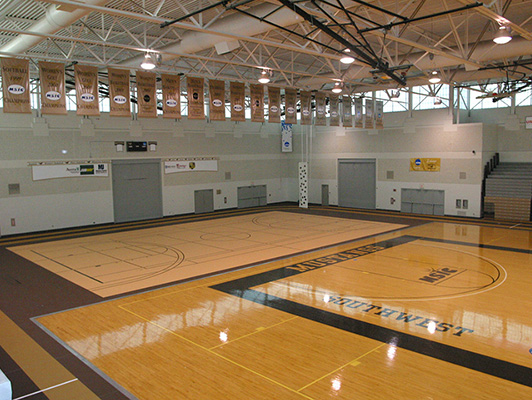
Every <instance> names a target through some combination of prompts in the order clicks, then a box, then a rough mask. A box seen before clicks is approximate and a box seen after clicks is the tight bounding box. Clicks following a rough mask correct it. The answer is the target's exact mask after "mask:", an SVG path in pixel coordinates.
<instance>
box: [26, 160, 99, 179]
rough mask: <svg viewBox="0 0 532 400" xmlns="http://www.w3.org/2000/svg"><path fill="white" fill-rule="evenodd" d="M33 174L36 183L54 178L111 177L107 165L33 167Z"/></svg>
mask: <svg viewBox="0 0 532 400" xmlns="http://www.w3.org/2000/svg"><path fill="white" fill-rule="evenodd" d="M31 172H32V175H33V180H34V181H40V180H43V179H53V178H79V177H87V176H109V165H108V164H107V163H91V164H55V165H32V167H31Z"/></svg>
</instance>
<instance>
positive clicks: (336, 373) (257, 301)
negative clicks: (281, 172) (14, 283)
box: [13, 210, 532, 400]
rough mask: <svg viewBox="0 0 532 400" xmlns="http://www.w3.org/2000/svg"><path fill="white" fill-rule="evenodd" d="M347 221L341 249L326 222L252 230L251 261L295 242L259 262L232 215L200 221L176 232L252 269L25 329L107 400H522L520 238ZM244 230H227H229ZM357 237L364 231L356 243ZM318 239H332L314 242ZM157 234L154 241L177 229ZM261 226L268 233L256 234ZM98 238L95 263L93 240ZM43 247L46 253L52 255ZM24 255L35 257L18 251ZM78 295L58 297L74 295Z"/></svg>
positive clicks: (454, 224) (462, 223) (525, 336)
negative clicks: (106, 389)
mask: <svg viewBox="0 0 532 400" xmlns="http://www.w3.org/2000/svg"><path fill="white" fill-rule="evenodd" d="M335 212H337V211H335ZM338 212H339V211H338ZM343 212H345V214H344V215H343V217H346V219H345V221H344V222H348V228H347V229H346V231H345V232H338V233H339V236H338V237H337V238H336V239H334V238H333V239H331V237H334V235H332V236H331V232H332V233H334V232H335V230H334V229H333V230H332V231H331V230H330V229H327V228H326V227H327V221H329V222H330V223H331V224H332V226H334V224H336V223H338V224H339V225H338V226H344V224H343V223H342V221H337V220H336V219H337V218H342V215H339V214H334V215H333V216H327V215H326V214H327V213H323V212H322V210H320V211H317V212H315V213H313V212H312V210H311V211H310V212H309V213H303V214H302V213H301V212H296V210H283V211H282V213H281V214H283V213H284V214H286V215H280V216H279V215H278V214H277V213H273V214H270V217H268V215H267V213H264V214H261V215H260V217H261V218H262V219H263V222H264V221H267V219H268V218H272V221H273V220H275V223H264V224H262V225H261V229H260V230H259V231H260V235H262V236H260V235H258V236H257V237H259V236H260V237H262V242H261V244H260V245H257V246H259V247H260V248H261V249H262V246H264V245H267V244H268V243H265V240H264V238H266V237H269V238H270V240H272V243H271V244H272V246H271V247H272V248H274V247H277V246H279V247H283V245H282V243H285V242H286V241H287V239H286V238H284V237H282V238H281V237H280V235H281V232H282V230H283V229H286V230H287V231H290V232H291V234H290V235H291V236H292V237H291V240H290V243H292V244H291V245H290V247H291V249H290V251H286V252H285V251H284V250H283V251H281V253H276V252H272V251H270V250H271V249H268V250H267V251H266V252H265V253H264V254H262V255H260V257H259V256H256V255H254V254H253V251H249V249H248V247H247V244H249V242H248V243H247V244H245V243H240V245H237V243H235V240H236V241H242V242H246V241H249V240H251V239H250V238H251V237H252V236H253V235H252V234H251V236H248V237H245V236H244V235H242V234H241V233H242V232H240V234H238V235H236V236H234V235H235V234H236V233H235V230H234V229H235V226H236V225H233V226H232V228H231V230H228V224H230V223H231V220H230V218H233V217H231V216H230V217H229V218H228V219H209V220H206V221H201V225H200V226H196V227H194V226H192V225H191V226H189V227H187V229H191V230H193V231H197V230H198V229H204V230H205V232H207V233H209V234H210V233H216V235H217V236H216V240H217V242H224V241H225V240H223V237H224V235H225V234H227V236H228V237H227V240H226V241H227V242H228V243H232V244H231V245H230V248H228V251H229V253H230V252H232V251H235V249H243V248H246V249H247V250H246V255H245V259H243V260H242V259H240V257H241V256H242V252H238V257H237V259H238V261H237V262H236V264H238V265H237V266H239V267H244V266H246V267H247V268H239V269H237V270H233V271H229V272H224V273H220V274H217V273H216V271H215V270H209V271H207V274H209V276H207V277H204V278H201V279H190V278H191V277H192V276H188V277H186V278H184V279H188V280H186V281H183V282H181V283H177V284H176V283H169V282H168V281H167V280H165V281H163V282H158V283H157V284H158V285H159V286H157V289H155V290H147V291H142V290H140V291H139V290H137V289H138V288H133V290H136V291H135V292H128V291H129V290H132V289H131V287H130V286H128V285H129V284H128V283H127V280H126V281H125V285H124V288H123V289H124V290H123V291H124V292H128V293H125V294H120V295H117V294H115V295H111V294H109V296H110V297H107V299H106V300H105V301H95V300H94V297H91V298H88V299H87V300H86V301H85V304H80V305H79V306H76V307H75V308H72V309H68V310H64V308H63V309H62V310H60V309H57V310H55V311H54V312H51V313H48V314H46V315H42V314H44V313H41V314H34V315H33V318H32V320H33V321H35V323H36V324H37V325H38V326H39V327H40V328H42V329H43V330H44V332H46V334H49V335H51V337H53V338H54V339H55V340H56V341H57V343H60V344H61V345H62V346H64V349H66V350H65V351H67V350H68V351H69V352H71V355H70V357H73V358H76V359H78V360H82V361H83V363H84V364H85V365H86V367H87V368H91V369H92V371H95V373H96V374H97V375H98V376H100V377H103V379H105V380H106V382H108V384H109V385H111V386H112V387H113V388H114V389H115V390H116V393H115V395H114V396H115V398H119V397H118V396H122V397H121V398H138V399H315V400H318V399H329V398H331V399H409V400H411V399H425V400H436V399H456V398H461V399H516V398H518V399H527V398H532V349H531V347H532V322H531V319H530V306H531V304H532V295H531V294H530V293H531V292H530V287H531V285H532V274H530V268H531V266H532V255H531V254H532V229H531V227H530V226H529V225H518V226H512V225H511V224H508V225H504V224H491V223H489V222H486V221H475V220H465V219H452V218H448V219H444V218H441V219H431V218H423V217H421V216H418V217H416V218H415V223H412V224H409V223H408V221H407V220H406V219H408V217H406V216H403V215H401V216H397V217H400V218H402V219H401V220H400V221H399V220H396V219H395V218H394V216H393V215H387V216H385V217H382V215H383V214H379V213H373V214H372V213H366V214H364V213H362V212H361V213H359V214H353V213H351V211H349V210H343ZM315 214H320V215H315ZM303 216H304V217H303ZM255 217H257V215H246V216H245V218H240V216H237V218H240V222H243V221H244V220H246V218H251V220H253V218H255ZM313 217H315V218H317V219H316V220H314V222H313ZM329 218H331V219H330V220H329ZM382 218H385V219H386V220H387V221H388V222H383V220H382ZM379 219H380V220H379ZM377 220H379V221H377ZM283 221H286V222H287V223H286V226H283ZM368 221H369V222H378V224H377V225H374V224H369V225H367V222H368ZM412 222H414V217H412ZM191 223H194V222H191ZM246 224H247V223H246ZM298 224H300V225H298ZM357 224H358V226H359V227H361V229H360V230H363V228H362V227H363V226H365V227H368V228H371V230H370V231H367V232H366V233H363V232H357V233H356V234H355V236H354V237H352V236H350V235H352V234H353V232H351V233H350V231H351V230H354V231H356V230H357V228H356V226H357ZM387 224H389V225H387ZM407 225H411V226H407ZM251 226H253V227H257V225H256V224H253V223H252V224H251V225H248V228H249V229H248V231H247V233H252V231H251V228H250V227H251ZM345 226H347V225H345ZM376 226H378V228H376ZM266 227H268V228H266ZM309 227H313V228H312V229H310V228H309ZM316 227H321V230H322V232H321V233H323V232H327V234H326V235H323V236H320V235H317V236H312V230H313V229H317V228H316ZM163 228H164V232H165V234H164V235H168V231H169V230H171V229H172V228H171V226H164V227H163ZM181 228H182V226H181V227H180V226H179V224H178V225H176V229H181ZM262 228H264V229H262ZM272 228H273V229H276V233H274V234H273V235H271V236H267V235H266V234H267V233H268V232H267V229H272ZM150 229H151V228H150ZM375 229H376V230H375ZM139 232H142V231H136V234H138V233H139ZM197 232H200V231H197ZM294 232H297V233H294ZM151 233H153V232H150V234H151ZM132 234H133V235H135V232H132ZM203 234H205V233H201V232H200V234H198V235H196V236H197V237H198V238H200V239H201V236H202V235H203ZM309 234H310V236H311V237H307V236H306V235H309ZM232 235H233V236H232ZM276 236H277V237H276ZM318 236H320V237H318ZM229 237H230V238H231V240H229ZM257 237H256V238H257ZM93 238H94V241H95V243H98V248H99V249H100V250H101V249H102V247H101V245H102V243H103V242H102V241H101V239H102V237H101V236H96V237H94V236H93ZM206 238H207V239H209V240H211V239H213V237H212V236H207V237H206ZM81 239H83V240H84V243H85V242H86V238H81ZM107 239H109V237H108V238H107ZM279 239H284V241H283V240H279ZM61 240H70V239H61ZM83 240H82V241H83ZM113 240H114V239H113ZM113 240H112V241H113ZM138 240H141V239H135V241H137V242H138ZM273 240H276V242H273ZM37 242H38V241H37ZM150 243H151V244H153V241H152V240H151V239H150ZM333 243H340V244H338V245H333ZM47 244H48V245H49V249H50V248H51V247H53V246H55V245H58V244H59V243H58V242H57V241H54V242H47ZM63 244H64V243H63ZM116 244H117V241H116V240H114V245H116ZM34 245H37V246H40V245H42V243H32V244H31V245H30V244H28V245H27V246H34ZM173 245H174V246H175V248H177V249H179V246H180V245H183V246H185V245H188V243H185V242H179V243H174V244H173ZM210 245H212V243H210ZM24 246H26V245H24ZM76 246H77V245H76ZM83 246H86V245H83ZM216 246H217V247H223V246H222V245H221V244H220V243H217V245H216ZM17 247H19V246H17ZM111 247H112V246H110V247H108V248H111ZM193 247H194V246H190V245H188V249H192V248H193ZM112 248H117V247H112ZM251 248H253V246H251ZM40 250H42V248H41V249H40ZM13 251H16V252H20V254H22V255H24V251H31V250H30V247H25V248H22V247H20V249H18V250H17V249H16V248H13ZM182 252H183V254H184V257H185V258H186V256H187V254H190V256H191V257H194V256H198V254H194V253H192V252H189V251H188V250H187V251H182ZM229 253H228V254H226V255H224V256H223V257H219V254H218V253H217V255H216V258H215V259H214V260H209V262H212V263H211V264H209V265H215V264H217V263H218V264H219V265H220V267H221V269H220V271H227V270H228V269H230V267H231V264H230V263H228V262H226V261H225V260H226V259H229V260H230V259H231V257H230V254H229ZM257 253H260V252H257ZM27 254H28V253H26V255H27ZM72 254H73V255H74V253H72ZM112 254H113V256H117V255H118V254H122V250H120V251H116V252H114V253H112ZM201 254H204V255H205V253H200V255H201ZM106 255H107V256H109V254H106ZM47 256H48V258H53V257H51V254H47ZM53 256H54V257H55V256H58V257H61V254H59V255H57V254H56V255H53ZM62 256H64V254H63V255H62ZM147 256H149V254H148V255H147ZM17 257H18V256H17ZM66 257H68V256H66ZM121 257H122V256H121ZM248 257H249V258H248ZM261 257H263V258H262V259H263V261H258V260H257V259H258V258H261ZM30 261H31V263H37V264H39V260H38V259H33V260H30ZM122 261H123V260H122ZM126 261H127V260H126ZM110 264H112V263H111V262H110ZM43 267H45V268H47V266H46V265H43ZM90 267H91V266H84V267H81V269H82V268H90ZM92 267H93V268H95V267H94V266H92ZM103 267H104V266H102V267H99V268H103ZM37 268H40V269H44V268H42V267H37ZM72 269H76V267H72ZM52 270H53V268H49V270H46V271H47V273H52V272H51V271H52ZM200 271H201V273H200V274H199V275H204V274H205V271H204V270H203V269H201V268H200ZM56 272H57V271H56ZM135 273H136V272H135ZM73 282H74V281H73ZM73 282H69V283H68V285H74V286H75V287H78V286H79V285H78V284H77V283H75V282H74V283H73ZM74 286H68V287H74ZM91 290H94V288H91ZM91 293H93V295H91V296H95V294H94V293H95V292H94V291H93V292H91ZM96 293H97V292H96ZM106 295H107V293H106ZM89 297H90V296H89ZM98 297H99V298H100V299H103V298H104V296H102V295H99V296H98ZM56 308H58V307H56ZM37 329H39V328H37ZM43 334H44V333H43ZM36 336H38V335H36ZM48 346H49V348H53V345H48ZM56 351H59V350H57V349H56ZM64 357H65V359H66V358H68V357H67V356H64ZM71 362H72V361H71ZM77 376H78V375H76V377H77ZM80 380H83V378H82V377H81V376H80ZM84 382H85V383H86V384H87V386H89V387H90V388H91V389H92V387H91V385H90V381H89V380H84ZM87 398H88V397H87ZM100 398H103V396H100ZM109 398H112V397H111V395H109Z"/></svg>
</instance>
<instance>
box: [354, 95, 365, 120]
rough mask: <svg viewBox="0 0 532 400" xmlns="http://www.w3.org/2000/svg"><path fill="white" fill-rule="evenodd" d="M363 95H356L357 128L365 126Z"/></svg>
mask: <svg viewBox="0 0 532 400" xmlns="http://www.w3.org/2000/svg"><path fill="white" fill-rule="evenodd" d="M362 111H363V108H362V97H355V128H363V127H364V120H363V119H362Z"/></svg>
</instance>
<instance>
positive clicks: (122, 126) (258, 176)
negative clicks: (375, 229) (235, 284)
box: [0, 110, 532, 235]
mask: <svg viewBox="0 0 532 400" xmlns="http://www.w3.org/2000/svg"><path fill="white" fill-rule="evenodd" d="M529 111H530V110H529ZM523 112H524V111H523ZM531 114H532V113H531ZM500 117H501V118H502V115H500ZM490 118H494V117H493V116H492V115H491V114H490ZM520 118H522V120H523V121H522V124H523V127H522V129H521V130H520V131H517V132H516V131H508V130H506V129H505V128H504V126H503V125H501V124H502V123H501V124H488V125H486V124H483V123H481V121H479V120H480V119H481V118H480V117H478V115H475V116H472V117H470V121H472V123H461V124H459V125H453V124H452V119H451V116H450V115H449V112H448V111H447V110H429V111H417V112H414V113H413V116H412V117H410V116H409V114H408V113H406V112H399V113H389V114H385V115H384V124H385V129H383V130H379V131H377V130H369V131H368V130H364V129H354V128H347V129H345V128H343V127H314V128H313V129H312V137H311V138H309V141H308V143H309V148H310V149H311V151H310V154H309V155H308V161H309V162H310V169H309V175H310V180H309V201H310V202H311V203H318V204H319V203H321V186H322V184H327V185H329V190H330V196H329V203H330V204H331V205H335V204H338V185H337V165H338V159H339V158H375V159H376V160H377V193H376V195H377V208H379V209H385V210H399V209H400V205H401V189H402V188H421V187H423V188H425V189H438V190H444V191H445V214H447V215H464V214H465V215H467V216H471V217H478V216H479V215H480V197H479V196H480V188H481V182H482V170H483V165H484V163H485V161H486V159H489V157H491V155H492V154H493V153H494V152H496V151H499V152H501V155H502V154H504V157H506V158H508V159H510V158H516V159H519V160H520V159H526V158H529V157H530V154H532V153H531V149H532V146H531V144H532V143H531V141H532V139H531V138H530V136H532V135H529V134H528V132H529V131H525V130H524V116H523V115H521V116H520ZM464 120H465V118H463V117H461V121H462V122H465V121H464ZM42 122H45V123H46V127H47V129H48V131H47V132H46V131H43V130H39V129H36V128H34V127H33V124H34V117H33V116H32V115H17V114H2V112H1V111H0V142H1V143H2V145H1V146H0V234H1V235H8V234H16V233H24V232H31V231H40V230H49V229H57V228H64V227H73V226H83V225H91V224H101V223H109V222H113V220H114V216H113V207H112V179H111V176H110V177H108V178H96V177H92V178H68V179H52V180H47V181H37V182H34V181H33V180H32V176H31V168H30V166H29V164H28V163H30V162H36V161H44V162H52V161H72V162H75V161H83V162H85V161H88V160H92V161H110V160H115V159H131V158H160V159H161V160H165V159H167V158H176V157H218V158H219V164H218V165H219V169H218V171H217V172H193V173H179V174H168V175H164V174H163V212H164V215H165V216H168V215H175V214H184V213H192V212H194V191H195V190H198V189H213V190H214V193H215V198H214V207H215V209H216V210H220V209H224V208H234V207H236V206H237V198H236V195H237V188H238V187H239V186H247V185H260V184H266V185H267V187H268V202H269V203H275V202H283V201H293V202H295V201H297V199H298V188H299V185H298V166H297V164H298V162H299V161H302V160H307V157H306V155H305V154H304V153H305V152H304V151H303V150H304V148H305V147H306V145H305V146H304V144H305V143H307V141H306V137H305V136H301V132H302V131H303V132H308V131H310V130H309V129H307V128H305V129H301V127H300V126H294V141H293V147H294V152H293V153H281V151H280V148H281V143H280V141H281V138H280V126H279V125H278V124H268V123H265V124H257V123H250V122H246V123H240V124H236V125H235V124H234V123H233V122H230V121H225V122H216V123H213V124H208V123H207V122H205V121H187V120H186V118H185V119H183V120H182V121H180V122H178V123H176V122H175V121H173V120H165V119H163V118H162V117H159V118H157V119H145V120H140V121H139V122H138V123H136V122H135V123H133V125H132V123H131V120H130V119H129V118H116V117H115V118H111V117H109V115H107V114H102V116H101V117H98V118H90V119H89V120H84V122H90V124H89V127H90V126H92V127H93V129H92V130H86V129H82V128H80V125H81V118H80V117H77V116H76V115H75V114H73V113H70V114H69V115H67V116H45V118H44V120H43V121H42ZM302 139H303V140H302ZM127 140H146V141H157V151H156V152H147V153H127V152H123V153H117V152H116V149H115V146H114V142H115V141H127ZM62 150H66V154H63V153H62ZM501 150H502V151H501ZM429 157H430V158H434V157H437V158H441V171H440V172H434V173H432V172H430V173H429V172H412V171H410V170H409V161H410V158H429ZM387 171H393V174H394V178H393V179H387ZM226 173H230V175H231V179H226ZM461 173H462V174H461ZM111 174H112V171H111ZM464 174H465V175H464ZM11 183H18V184H20V191H21V192H20V194H11V195H10V194H8V184H11ZM218 190H219V191H220V194H216V193H217V191H218ZM392 199H393V200H392ZM456 199H468V200H469V209H468V210H467V211H465V212H464V211H463V210H462V211H461V210H457V209H456V208H455V200H456ZM13 218H14V219H15V226H11V220H12V219H13Z"/></svg>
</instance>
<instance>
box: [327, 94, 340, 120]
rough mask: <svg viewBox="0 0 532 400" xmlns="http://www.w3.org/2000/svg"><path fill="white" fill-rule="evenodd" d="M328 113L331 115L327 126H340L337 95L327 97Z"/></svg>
mask: <svg viewBox="0 0 532 400" xmlns="http://www.w3.org/2000/svg"><path fill="white" fill-rule="evenodd" d="M329 111H330V113H331V119H330V120H329V126H340V113H339V112H338V95H336V94H331V95H330V96H329Z"/></svg>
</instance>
